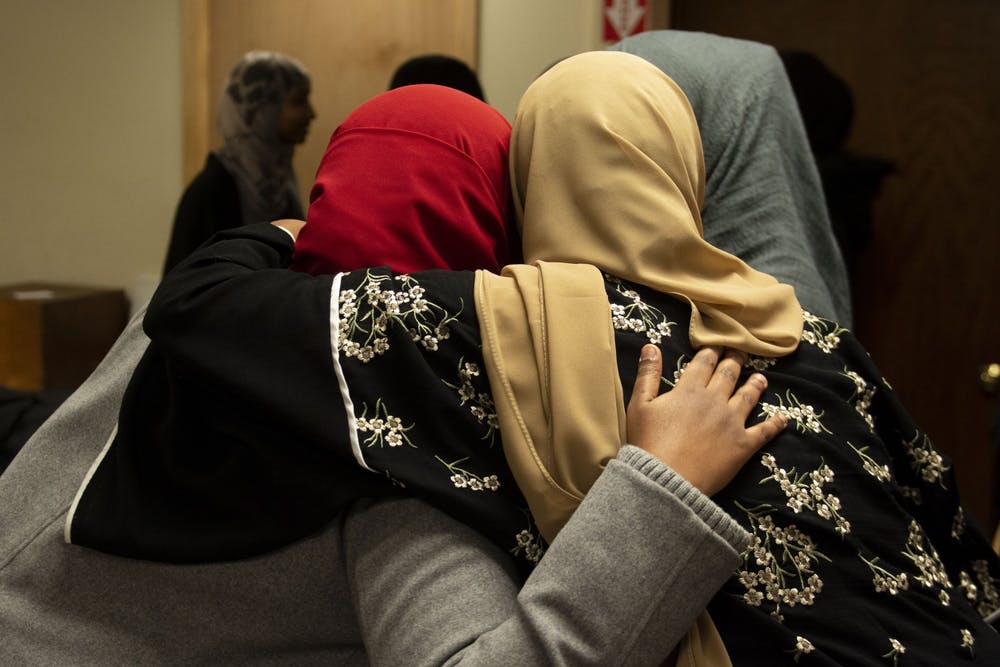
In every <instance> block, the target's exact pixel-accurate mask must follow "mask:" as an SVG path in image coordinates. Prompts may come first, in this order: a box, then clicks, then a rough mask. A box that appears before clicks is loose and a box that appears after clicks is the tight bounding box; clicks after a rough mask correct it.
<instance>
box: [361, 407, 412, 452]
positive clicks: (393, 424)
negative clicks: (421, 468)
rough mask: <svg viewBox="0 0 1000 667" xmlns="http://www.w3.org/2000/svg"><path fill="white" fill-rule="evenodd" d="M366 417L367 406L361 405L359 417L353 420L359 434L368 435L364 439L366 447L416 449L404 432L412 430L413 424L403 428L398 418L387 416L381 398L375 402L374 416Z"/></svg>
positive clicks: (387, 413)
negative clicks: (405, 446) (404, 446)
mask: <svg viewBox="0 0 1000 667" xmlns="http://www.w3.org/2000/svg"><path fill="white" fill-rule="evenodd" d="M367 415H368V406H367V405H363V406H362V411H361V416H360V417H356V418H355V419H354V425H355V427H356V428H357V429H358V432H359V433H368V434H370V435H368V437H366V438H365V439H364V444H365V446H366V447H374V446H376V445H377V446H379V447H383V446H386V445H388V446H389V447H399V446H401V445H407V446H409V447H414V448H416V445H414V444H413V443H412V442H410V439H409V437H407V435H406V432H407V431H409V430H410V429H412V428H413V424H410V425H409V426H403V422H402V420H401V419H399V417H394V416H393V415H390V414H389V411H388V409H387V408H386V407H385V404H384V403H382V399H381V398H380V399H378V400H377V401H376V402H375V416H374V417H372V418H368V417H367Z"/></svg>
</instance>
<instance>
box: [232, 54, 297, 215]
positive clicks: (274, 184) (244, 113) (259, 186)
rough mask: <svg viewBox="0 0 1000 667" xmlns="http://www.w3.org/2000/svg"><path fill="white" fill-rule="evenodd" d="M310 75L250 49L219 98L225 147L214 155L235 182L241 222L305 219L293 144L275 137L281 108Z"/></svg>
mask: <svg viewBox="0 0 1000 667" xmlns="http://www.w3.org/2000/svg"><path fill="white" fill-rule="evenodd" d="M308 83H309V73H308V72H307V71H306V69H305V67H303V66H302V64H301V63H299V62H298V61H297V60H295V59H294V58H291V57H289V56H285V55H282V54H280V53H272V52H269V51H251V52H249V53H247V54H246V55H244V56H243V58H242V59H240V62H239V63H237V65H236V67H234V68H233V71H232V72H231V73H230V75H229V80H228V81H227V82H226V86H225V88H224V89H223V91H222V98H221V100H220V102H219V117H218V121H219V130H220V131H221V132H222V139H223V146H222V148H220V149H218V150H216V151H215V155H216V157H218V158H219V160H220V161H221V162H222V164H223V165H224V166H225V167H226V170H227V171H228V172H229V173H230V174H231V175H232V176H233V178H234V179H235V181H236V186H237V189H238V190H239V193H240V204H241V206H242V210H243V221H244V223H251V222H266V221H269V220H274V219H275V218H280V217H288V216H295V217H304V212H303V209H302V202H301V200H300V199H299V193H298V182H297V181H296V180H295V172H294V171H293V170H292V153H293V151H294V146H293V145H292V144H289V143H287V142H285V141H282V140H281V139H279V138H278V119H279V116H280V112H281V106H282V104H283V103H284V101H285V97H286V96H287V95H288V93H289V91H291V90H292V88H294V87H295V86H298V85H301V84H308Z"/></svg>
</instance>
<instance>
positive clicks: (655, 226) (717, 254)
mask: <svg viewBox="0 0 1000 667" xmlns="http://www.w3.org/2000/svg"><path fill="white" fill-rule="evenodd" d="M510 155H511V172H512V177H513V189H514V194H515V207H516V209H517V211H518V215H519V218H520V220H521V224H522V232H523V236H524V256H525V261H526V262H527V263H529V264H531V266H524V265H519V266H511V267H507V268H506V269H505V270H504V272H503V274H502V276H495V275H491V274H488V273H485V272H480V273H479V274H477V279H476V311H477V314H478V316H479V321H480V325H481V328H482V331H483V353H484V357H485V360H486V366H487V370H488V373H489V377H490V384H491V387H492V389H493V394H494V398H495V399H496V402H497V414H498V417H499V419H500V424H501V429H502V432H503V442H504V448H505V454H506V456H507V459H508V461H509V462H510V465H511V469H512V470H513V472H514V475H515V478H516V479H517V482H518V484H519V485H520V486H521V490H522V491H523V492H524V494H525V496H526V498H527V500H528V504H529V506H530V507H531V510H532V514H533V516H534V517H535V519H536V521H537V523H538V526H539V529H540V530H541V532H542V534H543V535H544V536H545V537H546V539H549V540H551V539H552V538H553V537H555V534H556V533H557V532H558V531H559V529H560V528H561V527H562V525H563V524H564V523H565V521H566V520H567V519H568V518H569V516H570V514H572V512H573V510H574V509H575V507H576V505H577V504H578V503H579V501H580V500H581V499H582V498H583V495H584V494H585V493H586V492H587V490H588V489H589V488H590V485H591V484H592V483H593V482H594V480H595V479H596V478H597V476H598V475H599V474H600V472H601V469H602V468H603V465H604V463H606V462H607V460H608V459H609V458H611V457H613V456H614V455H615V454H616V453H617V451H618V449H619V448H620V446H621V445H622V443H624V442H625V410H624V403H623V399H622V389H621V385H620V382H619V380H618V371H617V366H616V360H615V345H614V331H613V329H612V327H611V316H610V309H609V306H608V301H607V296H606V293H605V289H604V282H603V279H602V277H601V272H602V271H603V272H605V273H608V274H611V275H614V276H617V277H620V278H624V279H626V280H629V281H632V282H636V283H641V284H644V285H647V286H649V287H652V288H654V289H656V290H659V291H661V292H665V293H668V294H673V295H676V296H678V297H679V298H682V299H684V300H686V301H687V302H689V303H690V304H691V306H692V315H691V323H690V335H691V340H692V342H693V343H694V344H695V345H697V346H703V345H722V346H726V347H734V348H738V349H741V350H744V351H747V352H751V353H754V354H761V355H767V356H781V355H785V354H788V353H790V352H792V351H793V350H794V349H795V348H796V346H797V345H798V341H799V337H800V335H801V333H802V311H801V309H800V308H799V304H798V302H797V301H796V299H795V295H794V292H793V290H792V288H791V287H789V286H787V285H781V284H779V283H778V282H777V281H776V280H775V279H774V278H772V277H771V276H768V275H766V274H763V273H759V272H757V271H754V270H753V269H751V268H750V267H749V266H747V265H746V264H744V263H743V262H741V261H740V260H738V259H737V258H735V257H733V256H732V255H729V254H728V253H725V252H723V251H721V250H719V249H717V248H715V247H713V246H711V245H709V244H708V243H706V242H705V241H704V239H703V238H702V230H701V218H700V215H699V212H698V211H699V208H700V205H701V200H702V194H703V191H704V180H705V177H704V165H703V161H702V152H701V140H700V137H699V134H698V127H697V124H696V122H695V118H694V114H693V112H692V111H691V107H690V105H689V104H688V101H687V99H686V98H685V97H684V94H683V93H682V92H681V90H680V88H678V87H677V85H676V84H675V83H674V82H673V81H672V80H671V79H670V78H669V77H667V76H666V75H665V74H664V73H663V72H661V71H660V70H659V69H657V68H656V67H654V66H653V65H651V64H649V63H648V62H646V61H645V60H643V59H641V58H639V57H637V56H633V55H630V54H626V53H616V52H606V51H602V52H593V53H584V54H580V55H577V56H573V57H571V58H568V59H566V60H564V61H562V62H560V63H559V64H557V65H555V66H554V67H553V68H551V69H550V70H549V71H548V72H546V73H545V74H544V75H542V76H541V77H539V78H538V79H537V80H536V81H535V82H534V83H533V84H532V85H531V87H529V88H528V90H527V91H526V92H525V94H524V97H523V98H522V99H521V103H520V105H519V107H518V111H517V116H516V118H515V119H514V126H513V134H512V137H511V150H510ZM595 267H596V268H595ZM556 443H560V444H559V446H557V444H556Z"/></svg>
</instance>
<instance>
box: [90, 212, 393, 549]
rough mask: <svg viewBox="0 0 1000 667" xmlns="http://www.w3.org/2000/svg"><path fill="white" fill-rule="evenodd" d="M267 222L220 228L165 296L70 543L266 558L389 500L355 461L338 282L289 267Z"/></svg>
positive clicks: (174, 277) (281, 241)
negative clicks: (359, 503)
mask: <svg viewBox="0 0 1000 667" xmlns="http://www.w3.org/2000/svg"><path fill="white" fill-rule="evenodd" d="M292 247H293V246H292V241H291V238H290V237H289V236H288V235H287V234H286V233H285V232H284V231H282V230H280V229H278V228H276V227H273V226H271V225H269V224H258V225H250V226H245V227H239V228H237V229H233V230H230V231H228V232H223V233H221V234H219V235H217V236H216V237H214V239H213V240H212V241H211V242H210V243H209V244H207V245H206V246H204V247H202V248H201V249H199V250H198V251H196V252H195V253H194V254H192V255H191V256H190V257H189V258H188V259H186V260H185V261H183V262H182V263H181V264H179V265H178V266H177V268H176V269H175V270H174V271H172V272H171V273H170V275H168V276H167V277H166V279H165V280H164V281H163V283H162V284H161V285H160V287H159V289H158V290H157V292H156V294H155V295H154V297H153V299H152V301H151V303H150V305H149V307H148V309H147V314H146V319H145V321H144V327H145V329H146V331H147V333H148V335H149V337H150V339H151V343H150V346H149V348H148V349H147V351H146V353H145V355H144V356H143V358H142V359H141V361H140V362H139V365H138V366H137V368H136V370H135V372H134V373H133V376H132V379H131V381H130V383H129V386H128V388H127V390H126V392H125V396H124V399H123V401H122V407H121V410H120V414H119V423H118V430H117V432H116V434H115V436H114V437H113V439H112V442H111V445H110V446H109V448H108V451H107V454H106V455H105V456H104V457H103V459H102V460H101V461H100V463H99V465H98V466H96V468H95V470H94V474H93V475H92V476H91V478H90V480H89V482H87V483H86V484H85V486H84V489H83V490H82V491H81V494H80V497H79V502H78V506H77V508H76V512H75V515H74V517H73V520H72V541H73V542H74V543H76V544H82V545H84V546H90V547H93V548H97V549H101V550H103V551H107V552H111V553H115V554H118V555H124V556H130V557H137V558H145V559H151V560H158V561H168V562H205V561H218V560H228V559H233V558H241V557H246V556H250V555H254V554H258V553H262V552H265V551H268V550H270V549H273V548H275V547H278V546H281V545H284V544H287V543H289V542H291V541H293V540H295V539H299V538H301V537H304V536H306V535H308V534H309V533H311V532H312V531H315V530H317V529H319V528H321V527H322V526H323V525H324V524H326V523H327V522H328V521H330V519H331V518H333V517H334V516H336V514H337V513H338V512H339V511H340V510H341V509H343V508H344V507H345V506H346V504H347V503H349V502H350V501H352V500H354V499H356V498H358V497H362V496H376V497H377V496H384V495H387V494H389V493H392V491H391V486H390V485H389V484H388V482H387V481H385V480H384V478H382V477H380V476H378V475H374V474H372V473H371V472H368V471H365V470H363V469H362V468H360V467H359V466H358V465H357V463H356V462H355V461H354V459H353V456H352V454H351V449H350V445H349V443H348V442H347V440H348V435H347V415H346V412H345V408H344V403H343V401H342V399H341V394H340V388H339V385H338V381H337V378H336V374H335V372H334V369H333V360H332V356H331V355H332V352H331V345H330V322H329V312H330V307H329V302H330V293H331V289H332V278H331V277H330V276H326V277H313V276H309V275H305V274H301V273H294V272H291V271H288V270H287V269H285V268H283V267H284V266H285V265H286V264H287V263H288V261H289V258H290V256H291V252H292Z"/></svg>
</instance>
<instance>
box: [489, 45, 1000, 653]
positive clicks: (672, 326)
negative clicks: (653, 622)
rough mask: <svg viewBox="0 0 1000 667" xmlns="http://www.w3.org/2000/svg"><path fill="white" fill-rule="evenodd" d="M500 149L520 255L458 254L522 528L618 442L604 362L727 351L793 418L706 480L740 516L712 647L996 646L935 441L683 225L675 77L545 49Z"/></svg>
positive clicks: (762, 283)
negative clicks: (740, 541)
mask: <svg viewBox="0 0 1000 667" xmlns="http://www.w3.org/2000/svg"><path fill="white" fill-rule="evenodd" d="M511 168H512V180H513V183H512V189H513V191H514V194H515V207H516V208H517V210H518V213H519V216H520V221H521V225H522V232H523V237H524V239H523V248H524V257H525V262H526V264H527V265H528V266H517V267H508V268H507V269H506V270H505V271H504V276H505V277H500V278H498V277H496V276H492V275H490V274H486V273H482V272H481V273H480V274H478V277H477V283H476V306H477V312H478V314H479V319H480V323H481V328H482V331H483V335H482V338H483V347H484V358H485V361H486V365H487V369H488V370H489V374H490V384H491V386H492V388H493V396H494V399H495V400H496V404H497V414H498V418H499V423H500V428H501V431H502V432H503V436H504V447H505V451H506V452H507V457H508V460H509V461H510V463H511V469H512V471H513V473H514V476H515V478H516V479H517V481H518V484H519V486H520V488H521V489H522V491H523V492H524V493H525V495H526V497H527V500H528V504H529V505H530V506H531V508H532V512H533V515H534V516H535V519H536V521H537V522H538V525H539V528H540V530H541V532H542V534H543V535H546V536H549V535H552V534H554V533H555V532H556V531H557V530H558V528H559V526H560V525H561V524H562V522H563V521H565V519H566V517H568V516H569V514H570V513H571V512H572V510H573V508H574V507H575V505H576V503H578V502H579V499H580V498H581V497H582V495H583V494H584V493H585V492H586V490H587V489H588V488H589V486H590V484H591V483H592V481H593V479H594V478H595V475H596V474H597V473H598V471H599V470H600V466H601V464H602V462H604V461H606V460H608V459H609V457H610V456H612V455H613V451H612V449H611V448H609V446H608V443H614V442H615V441H616V439H615V431H616V430H617V433H618V437H619V440H618V441H619V442H621V433H622V430H623V428H622V424H623V423H624V421H623V414H622V410H621V406H622V405H624V401H623V398H622V397H621V396H620V395H615V392H617V391H620V387H622V386H625V387H628V386H630V382H629V380H630V379H631V377H630V374H629V373H628V372H627V365H626V364H623V363H622V362H623V360H625V359H629V358H631V355H633V354H634V353H635V351H636V350H637V349H638V348H639V347H640V346H641V345H643V344H645V343H650V342H652V343H656V344H658V345H659V346H660V347H661V348H662V349H663V351H664V366H665V367H667V368H669V367H670V366H673V367H674V369H676V370H675V371H674V372H673V373H670V372H667V373H666V377H664V378H663V382H664V384H665V385H667V386H672V385H673V384H674V383H675V382H676V381H677V378H678V377H679V376H680V374H681V373H682V372H683V371H684V369H685V365H686V362H687V361H688V360H689V359H690V358H691V355H692V353H693V351H694V350H695V349H697V348H699V347H702V346H705V345H719V346H724V347H726V348H729V349H731V350H739V351H742V352H743V353H747V356H744V357H743V360H744V362H745V363H744V366H745V371H744V372H745V373H748V372H751V371H754V370H756V371H762V372H763V374H764V376H765V377H766V378H767V380H768V390H767V392H766V393H765V395H764V397H763V398H762V402H761V405H760V406H759V412H758V413H757V417H758V418H762V417H767V416H770V415H775V414H783V415H785V416H786V417H788V419H789V420H790V423H789V427H788V428H787V429H786V430H785V432H784V433H782V434H781V435H780V436H778V438H776V439H775V440H774V441H773V442H772V443H770V444H769V445H768V447H767V448H765V449H764V450H763V453H762V454H757V455H754V456H753V457H751V461H750V462H749V463H748V464H747V465H746V466H745V467H744V469H743V470H742V471H741V472H740V473H738V474H737V476H736V478H735V479H734V480H733V481H732V482H731V483H730V484H728V485H727V486H726V488H725V489H724V490H721V491H720V492H719V493H717V494H715V496H714V499H715V500H716V502H718V503H719V504H720V506H721V507H723V508H724V509H726V510H727V511H728V512H729V513H730V514H731V515H732V516H733V517H735V518H736V519H737V521H739V522H740V523H741V524H742V525H743V527H744V528H746V529H747V530H748V531H749V532H750V533H751V534H752V535H753V544H752V545H751V547H750V548H749V549H748V550H747V551H746V552H745V553H744V554H743V564H742V565H741V567H740V568H739V570H738V572H737V573H736V574H735V575H734V576H733V578H732V579H731V580H730V582H729V583H728V584H726V585H725V586H724V588H723V590H722V592H720V593H719V594H717V595H716V596H715V599H714V600H713V602H712V603H711V604H710V605H709V610H710V612H711V615H712V618H713V619H714V621H715V624H716V626H717V627H718V629H719V632H720V634H721V637H722V639H723V640H724V642H725V645H726V648H727V649H728V652H729V655H730V657H731V658H732V662H733V663H734V664H738V665H744V664H761V665H774V664H780V663H782V662H783V661H784V662H787V663H789V664H794V663H799V662H800V659H801V661H802V662H801V663H800V664H805V663H806V657H807V656H808V659H809V660H815V661H818V662H817V664H819V663H822V664H851V665H859V664H883V663H884V661H885V660H887V659H890V660H891V659H895V658H897V657H899V656H901V655H902V654H903V653H907V655H906V659H916V660H918V661H920V662H923V663H926V664H951V663H952V661H954V660H958V659H961V660H964V661H969V662H977V661H979V662H981V663H982V664H990V662H991V661H994V660H997V659H1000V641H998V639H997V634H996V632H995V631H994V630H993V629H992V628H991V627H990V626H989V625H988V624H986V623H985V622H984V620H983V617H985V616H987V615H988V614H990V613H991V612H993V611H994V610H996V609H997V607H998V606H1000V595H998V588H997V586H996V582H997V576H998V574H1000V567H998V565H1000V562H998V560H997V557H996V554H994V553H993V552H992V550H991V549H990V548H989V544H988V542H987V541H986V540H985V539H983V537H982V536H981V534H980V533H979V532H978V531H977V530H976V528H975V527H974V526H971V525H967V524H966V522H965V519H964V514H963V512H962V510H961V507H960V505H959V504H958V494H957V490H956V488H955V482H954V478H953V476H952V474H951V469H950V464H949V462H948V461H947V459H945V458H944V457H943V456H942V455H941V454H939V453H938V452H937V451H936V450H934V448H933V445H932V444H931V442H930V440H929V438H928V437H927V435H926V434H925V433H924V432H922V431H921V430H919V429H918V428H917V426H916V425H915V424H913V423H912V420H911V419H910V417H909V415H907V413H906V412H905V411H904V410H903V409H902V406H901V405H900V404H899V402H898V400H897V399H896V397H895V396H894V394H893V393H892V390H891V388H890V387H889V385H888V384H887V383H886V382H885V381H884V380H883V378H882V377H881V374H880V373H879V372H878V369H877V368H876V367H875V366H874V364H873V363H872V361H871V359H870V358H869V356H868V354H867V353H866V352H865V350H864V349H863V348H862V347H861V345H860V344H859V343H858V342H857V341H856V340H855V338H854V337H853V335H851V333H850V332H849V331H847V330H845V329H843V328H841V327H840V326H838V325H837V324H835V323H833V322H830V321H827V320H824V319H821V318H819V317H816V316H815V315H812V314H810V313H808V312H804V311H802V310H801V309H800V308H799V307H798V303H797V302H796V300H795V297H794V295H793V292H792V289H791V288H790V287H788V286H785V285H781V284H778V283H777V281H775V280H774V279H773V278H771V277H770V276H767V275H765V274H761V273H758V272H756V271H754V270H752V269H750V268H749V267H748V266H746V265H745V264H744V263H743V262H741V261H739V260H738V259H736V258H735V257H732V256H731V255H728V254H727V253H725V252H722V251H721V250H718V249H717V248H714V247H712V246H711V245H709V244H707V243H706V242H705V241H704V240H703V238H702V228H701V220H700V216H699V210H700V206H701V203H702V192H703V183H704V167H703V163H702V156H701V144H700V141H699V138H698V129H697V127H696V124H695V120H694V116H693V114H692V113H691V110H690V107H689V105H688V104H687V100H686V99H685V98H684V95H683V93H681V91H680V89H679V88H678V87H677V86H676V85H675V84H674V82H673V81H672V80H670V79H669V77H667V76H666V75H665V74H663V73H662V72H660V71H659V70H658V69H657V68H655V67H654V66H652V65H650V64H649V63H647V62H646V61H644V60H641V59H639V58H638V57H634V56H628V55H626V54H617V57H614V56H612V55H610V54H607V53H591V54H582V55H580V56H576V57H574V58H571V59H568V60H566V61H563V62H562V63H560V64H559V65H557V66H555V67H553V68H552V69H551V70H550V71H549V72H547V73H546V74H545V75H544V76H543V77H540V78H539V79H538V80H537V81H536V82H535V83H534V84H533V85H532V86H531V87H530V88H529V89H528V91H527V92H526V93H525V95H524V97H523V98H522V100H521V103H520V105H519V108H518V113H517V117H516V118H515V121H514V124H513V131H512V137H511ZM567 263H568V264H567ZM602 274H603V276H602ZM608 302H610V304H611V318H610V322H609V321H608V314H607V303H608ZM615 355H617V358H618V363H617V365H616V364H615V363H614V359H615ZM616 366H617V368H616ZM619 369H620V370H621V371H624V372H621V373H619V372H618V370H619ZM581 376H582V377H585V378H588V379H587V381H584V382H581V381H580V377H581ZM618 376H620V378H621V381H622V384H621V385H618V386H617V387H615V389H614V390H609V389H608V387H611V386H614V382H613V381H614V379H615V378H616V377H618ZM628 399H629V396H627V395H625V396H624V400H625V401H627V400H628ZM706 418H708V417H706ZM567 432H571V433H572V434H573V437H572V438H567V439H565V440H562V437H563V436H564V435H565V433H567ZM563 441H569V442H573V443H574V446H573V447H571V448H565V447H560V446H559V444H558V443H560V442H563ZM678 471H679V472H681V474H685V472H684V468H683V466H682V467H680V468H678ZM703 490H705V489H703ZM714 491H718V489H707V490H706V492H708V493H713V492H714ZM848 582H850V583H848ZM859 609H864V610H865V613H864V614H863V615H859V614H858V610H859ZM848 638H849V639H848ZM713 664H714V663H713Z"/></svg>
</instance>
